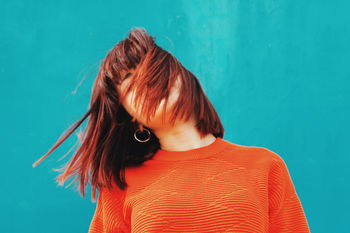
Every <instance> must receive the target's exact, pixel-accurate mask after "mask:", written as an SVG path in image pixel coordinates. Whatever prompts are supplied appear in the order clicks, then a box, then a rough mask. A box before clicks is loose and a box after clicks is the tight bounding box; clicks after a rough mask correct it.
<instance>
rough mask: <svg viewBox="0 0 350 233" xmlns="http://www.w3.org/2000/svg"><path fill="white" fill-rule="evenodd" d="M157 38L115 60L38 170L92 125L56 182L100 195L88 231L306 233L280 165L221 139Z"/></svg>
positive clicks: (115, 54)
mask: <svg viewBox="0 0 350 233" xmlns="http://www.w3.org/2000/svg"><path fill="white" fill-rule="evenodd" d="M154 39H155V38H154V37H151V36H150V35H149V34H148V32H147V31H146V30H145V29H143V28H134V29H132V30H131V31H130V32H129V35H128V38H126V39H124V40H122V41H120V42H119V43H117V44H116V45H115V46H114V47H113V49H112V50H111V51H109V53H108V54H107V56H106V57H105V59H104V61H103V62H102V64H101V67H100V68H101V69H100V71H99V73H98V76H97V78H96V81H95V83H94V86H93V90H92V96H91V102H90V109H89V111H88V112H87V113H86V114H85V116H84V117H83V118H82V119H81V120H80V121H78V122H77V123H76V124H74V125H73V126H72V127H71V128H70V129H69V130H68V133H67V134H65V135H64V137H63V138H62V139H59V140H58V142H57V143H56V145H55V146H54V147H53V148H52V149H51V150H50V151H49V152H48V153H47V154H46V155H45V156H43V158H41V159H40V160H39V161H38V162H37V163H36V164H38V163H39V162H40V161H41V160H43V159H44V158H45V157H46V156H47V155H48V154H50V153H51V152H52V150H54V149H55V148H56V147H57V146H59V145H60V144H61V143H62V142H63V141H64V140H65V139H66V138H67V137H68V136H69V135H71V134H72V132H73V131H75V129H77V127H79V125H80V124H81V123H82V122H83V121H84V120H85V119H86V118H87V117H88V116H89V121H88V125H87V128H86V131H85V133H84V135H83V136H81V139H80V141H81V146H80V148H79V149H78V150H77V152H76V154H75V156H74V157H73V159H72V160H71V161H70V163H67V165H66V167H64V168H63V169H65V171H64V173H63V174H62V175H60V176H59V177H58V181H59V182H60V184H61V185H63V183H64V181H65V180H66V179H67V178H69V176H72V175H73V174H74V173H75V174H77V175H78V177H79V179H80V186H79V187H80V192H81V193H82V195H83V197H84V195H85V194H84V193H85V186H86V184H87V183H88V182H91V184H92V187H93V190H92V199H93V200H94V201H95V200H96V188H98V189H99V195H98V200H97V205H96V210H95V213H94V216H93V218H92V221H91V223H90V227H89V232H90V233H93V232H309V227H308V223H307V221H306V218H305V214H304V211H303V208H302V206H301V203H300V200H299V198H298V195H297V193H296V191H295V188H294V185H293V182H292V180H291V177H290V175H289V172H288V169H287V167H286V165H285V163H284V161H283V159H282V158H281V157H280V156H279V155H277V154H276V153H274V152H272V151H270V150H268V149H266V148H263V147H254V146H243V145H238V144H234V143H231V142H229V141H226V140H224V139H223V135H224V128H223V125H222V123H221V121H220V118H219V116H218V114H217V113H216V111H215V109H214V107H213V106H212V104H211V103H210V101H209V100H208V98H207V97H206V95H205V93H204V91H203V90H202V88H201V85H200V83H199V81H198V79H197V78H196V77H195V76H194V75H193V74H192V73H191V72H190V71H188V70H187V69H186V68H185V67H183V66H182V65H181V63H180V62H179V61H178V60H177V59H176V58H175V57H174V56H173V55H172V54H170V53H169V52H167V51H165V50H163V49H162V48H160V47H159V46H157V45H156V43H155V40H154ZM36 164H35V166H36ZM78 177H77V178H78ZM77 178H76V179H77Z"/></svg>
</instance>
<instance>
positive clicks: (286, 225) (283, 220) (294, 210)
mask: <svg viewBox="0 0 350 233" xmlns="http://www.w3.org/2000/svg"><path fill="white" fill-rule="evenodd" d="M272 157H273V161H272V164H271V167H270V171H269V181H268V182H269V184H268V192H269V232H270V233H280V232H283V233H288V232H298V233H304V232H305V233H309V232H310V229H309V226H308V222H307V219H306V217H305V213H304V210H303V207H302V205H301V202H300V200H299V197H298V195H297V193H296V190H295V187H294V184H293V182H292V179H291V176H290V173H289V171H288V168H287V166H286V164H285V162H284V160H283V159H282V158H281V157H280V156H279V155H277V154H276V153H274V152H273V156H272Z"/></svg>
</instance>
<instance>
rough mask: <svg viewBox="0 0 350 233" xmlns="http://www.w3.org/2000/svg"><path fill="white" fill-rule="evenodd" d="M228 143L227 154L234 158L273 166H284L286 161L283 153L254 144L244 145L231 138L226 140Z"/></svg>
mask: <svg viewBox="0 0 350 233" xmlns="http://www.w3.org/2000/svg"><path fill="white" fill-rule="evenodd" d="M224 141H225V143H226V144H227V147H226V148H225V154H226V155H227V157H230V158H232V159H239V160H244V161H246V162H250V163H253V164H259V165H261V166H266V167H273V166H276V165H280V166H283V165H285V162H284V160H283V158H282V156H281V155H279V154H278V153H276V152H274V151H273V150H271V149H269V148H267V147H263V146H254V145H242V144H238V143H233V142H231V141H229V140H224Z"/></svg>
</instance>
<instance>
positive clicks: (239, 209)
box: [89, 137, 310, 233]
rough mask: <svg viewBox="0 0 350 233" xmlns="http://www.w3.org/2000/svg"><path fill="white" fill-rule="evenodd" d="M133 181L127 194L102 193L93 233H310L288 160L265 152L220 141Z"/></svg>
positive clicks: (165, 160)
mask: <svg viewBox="0 0 350 233" xmlns="http://www.w3.org/2000/svg"><path fill="white" fill-rule="evenodd" d="M125 175H126V181H127V183H128V184H129V187H128V188H127V189H126V190H125V191H121V190H120V189H119V188H118V187H117V186H116V184H115V183H113V187H114V189H113V190H112V191H109V190H108V189H107V188H101V190H99V194H98V199H97V205H96V210H95V213H94V216H93V218H92V221H91V223H90V228H89V233H102V232H249V233H252V232H259V233H262V232H270V233H274V232H283V233H288V232H293V233H296V232H298V233H299V232H310V230H309V226H308V222H307V220H306V217H305V214H304V210H303V208H302V205H301V202H300V200H299V197H298V195H297V193H296V190H295V187H294V185H293V182H292V179H291V177H290V174H289V171H288V169H287V166H286V164H285V162H284V160H283V159H282V158H281V157H280V156H279V155H277V154H276V153H274V152H272V151H270V150H268V149H266V148H264V147H255V146H243V145H238V144H234V143H231V142H229V141H226V140H224V139H222V138H219V137H218V138H216V140H215V141H214V142H213V143H211V144H210V145H207V146H204V147H200V148H196V149H192V150H187V151H166V150H158V151H157V153H156V154H155V156H154V158H153V159H152V160H148V161H146V162H145V163H144V164H143V165H142V166H140V167H134V168H127V169H126V173H125Z"/></svg>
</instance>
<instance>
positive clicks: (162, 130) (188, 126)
mask: <svg viewBox="0 0 350 233" xmlns="http://www.w3.org/2000/svg"><path fill="white" fill-rule="evenodd" d="M129 73H130V75H128V76H126V78H125V79H123V81H122V82H121V84H119V85H117V91H118V94H119V95H120V93H122V91H123V90H124V88H125V87H126V84H127V83H128V82H129V81H130V80H131V78H132V74H133V70H130V71H129ZM122 75H123V77H124V76H125V75H126V73H125V74H122ZM178 90H179V83H177V84H176V85H175V86H174V87H173V88H172V89H171V91H170V96H169V102H168V105H167V109H166V120H165V123H164V124H163V123H162V121H161V114H162V108H163V104H164V101H162V102H161V104H160V105H159V107H158V109H157V111H156V114H155V115H154V116H153V117H151V120H150V121H149V122H148V123H147V124H146V119H145V118H144V117H143V116H142V115H141V114H139V112H140V111H138V109H136V108H135V107H134V105H133V103H134V101H133V95H132V93H133V92H132V91H131V92H130V93H128V94H127V96H126V97H125V99H124V100H123V102H122V105H123V107H124V108H125V110H126V111H127V112H128V113H129V114H130V115H131V116H132V117H134V119H135V120H136V121H137V122H138V123H139V124H140V129H141V130H142V126H143V125H144V126H146V127H147V128H149V129H152V131H153V133H154V134H155V135H156V136H157V137H158V139H159V143H160V145H161V149H162V150H166V151H186V150H191V149H195V148H199V147H203V146H207V145H209V144H211V143H213V142H214V141H215V139H216V138H215V136H214V135H213V134H208V135H206V136H205V137H204V138H200V134H199V132H198V131H197V129H196V127H195V124H196V122H195V119H194V117H191V118H190V120H189V121H187V122H185V121H183V120H177V121H176V122H175V124H174V126H171V125H170V123H169V117H170V113H169V109H170V108H171V106H172V105H173V104H174V103H175V102H176V100H177V98H178V96H179V91H178Z"/></svg>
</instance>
